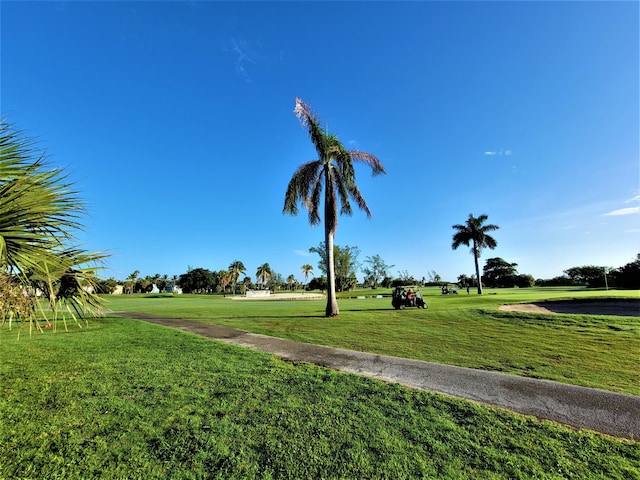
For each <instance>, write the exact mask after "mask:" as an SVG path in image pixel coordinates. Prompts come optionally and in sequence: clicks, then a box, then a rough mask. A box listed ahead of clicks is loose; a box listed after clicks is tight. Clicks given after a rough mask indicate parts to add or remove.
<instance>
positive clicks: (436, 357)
mask: <svg viewBox="0 0 640 480" xmlns="http://www.w3.org/2000/svg"><path fill="white" fill-rule="evenodd" d="M378 292H384V293H388V292H389V290H381V289H379V290H378ZM371 293H372V292H357V293H350V295H351V296H358V295H362V296H366V295H370V294H371ZM423 294H425V299H426V300H427V302H428V303H429V308H428V309H427V310H421V309H407V310H402V311H396V310H393V309H392V308H391V305H390V299H389V298H365V299H357V298H344V299H341V300H340V311H341V314H340V316H339V317H337V318H325V317H324V307H325V303H324V301H322V300H304V301H302V300H295V301H272V300H251V301H248V300H247V301H234V300H231V299H229V298H224V297H221V296H203V295H176V296H171V295H167V296H162V295H147V296H142V295H141V296H137V295H127V296H111V297H108V301H109V303H108V304H107V307H108V308H110V309H112V310H121V311H134V312H145V313H152V314H157V315H164V316H168V317H177V318H188V319H196V320H202V321H206V322H212V323H217V324H221V325H227V326H232V327H237V328H241V329H244V330H248V331H251V332H255V333H261V334H266V335H273V336H277V337H282V338H288V339H292V340H297V341H301V342H308V343H317V344H321V345H328V346H333V347H340V348H348V349H353V350H359V351H366V352H372V353H380V354H386V355H395V356H401V357H407V358H414V359H418V360H427V361H432V362H438V363H446V364H451V365H459V366H463V367H471V368H480V369H487V370H494V371H501V372H505V373H510V374H516V375H523V376H529V377H535V378H543V379H548V380H556V381H560V382H565V383H571V384H575V385H582V386H588V387H594V388H602V389H607V390H611V391H616V392H622V393H629V394H633V395H640V373H639V370H638V360H639V357H640V317H614V316H589V315H543V314H533V313H518V312H503V311H499V310H498V306H499V305H502V304H505V303H522V302H533V301H542V300H547V299H571V298H578V299H598V298H600V299H604V298H618V299H636V300H637V299H638V298H640V292H638V291H615V290H610V291H604V290H603V291H593V290H587V289H566V288H544V289H500V290H487V292H486V294H485V295H482V296H479V295H474V294H472V295H467V294H466V293H461V294H459V295H446V296H443V295H441V294H440V290H439V289H430V290H429V289H428V290H424V289H423Z"/></svg>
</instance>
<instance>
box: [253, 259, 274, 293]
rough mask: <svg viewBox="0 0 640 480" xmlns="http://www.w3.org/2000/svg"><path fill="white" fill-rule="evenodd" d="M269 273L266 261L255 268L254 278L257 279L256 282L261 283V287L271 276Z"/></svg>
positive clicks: (269, 267) (269, 268)
mask: <svg viewBox="0 0 640 480" xmlns="http://www.w3.org/2000/svg"><path fill="white" fill-rule="evenodd" d="M271 275H272V272H271V266H270V265H269V264H268V263H263V264H262V265H260V266H259V267H258V269H257V270H256V278H257V279H258V284H259V285H262V286H263V287H264V285H266V283H267V280H268V279H269V278H271Z"/></svg>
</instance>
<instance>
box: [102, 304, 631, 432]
mask: <svg viewBox="0 0 640 480" xmlns="http://www.w3.org/2000/svg"><path fill="white" fill-rule="evenodd" d="M112 314H113V315H117V316H120V317H125V318H135V319H138V320H144V321H147V322H151V323H156V324H159V325H164V326H167V327H171V328H177V329H179V330H183V331H185V332H191V333H195V334H197V335H201V336H203V337H207V338H213V339H217V340H221V341H223V342H227V343H232V344H235V345H240V346H243V347H249V348H252V349H255V350H260V351H264V352H269V353H273V354H275V355H278V356H279V357H281V358H284V359H287V360H290V361H298V362H308V363H314V364H316V365H320V366H323V367H328V368H332V369H335V370H340V371H343V372H348V373H355V374H358V375H364V376H367V377H371V378H377V379H380V380H384V381H387V382H393V383H399V384H401V385H404V386H407V387H411V388H417V389H421V390H428V391H431V392H437V393H443V394H446V395H451V396H453V397H458V398H463V399H466V400H471V401H474V402H478V403H481V404H484V405H490V406H493V407H499V408H505V409H508V410H511V411H514V412H517V413H521V414H524V415H533V416H535V417H538V418H542V419H546V420H552V421H555V422H558V423H562V424H565V425H569V426H571V427H574V428H579V429H588V430H593V431H596V432H601V433H605V434H608V435H612V436H616V437H621V438H627V439H631V440H636V441H638V440H640V397H637V396H634V395H625V394H621V393H614V392H608V391H605V390H598V389H594V388H587V387H579V386H575V385H567V384H564V383H559V382H552V381H547V380H538V379H534V378H527V377H518V376H515V375H507V374H503V373H496V372H489V371H485V370H476V369H472V368H463V367H455V366H451V365H442V364H438V363H431V362H424V361H420V360H412V359H407V358H399V357H391V356H387V355H377V354H373V353H364V352H357V351H353V350H345V349H341V348H332V347H325V346H321V345H312V344H308V343H301V342H294V341H292V340H285V339H282V338H276V337H269V336H266V335H260V334H256V333H249V332H246V331H244V330H239V329H236V328H231V327H224V326H221V325H212V324H208V323H204V322H199V321H195V320H183V319H175V318H173V319H171V318H160V317H156V316H154V315H148V314H139V313H126V312H113V313H112Z"/></svg>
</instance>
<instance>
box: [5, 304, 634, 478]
mask: <svg viewBox="0 0 640 480" xmlns="http://www.w3.org/2000/svg"><path fill="white" fill-rule="evenodd" d="M143 300H145V301H146V300H147V299H138V301H143ZM148 300H149V302H156V301H158V302H162V301H166V302H171V301H172V300H171V299H168V300H163V299H155V300H153V299H148ZM181 301H185V302H187V303H189V302H190V299H188V298H185V299H184V300H181ZM198 301H200V300H198ZM195 303H197V302H196V301H195V300H194V301H193V303H191V305H192V306H194V305H195ZM211 305H213V306H216V308H218V306H219V308H220V309H221V310H225V309H226V308H229V309H230V310H229V311H228V312H229V313H227V316H228V317H233V316H234V315H232V314H231V313H232V312H234V309H235V308H240V309H242V308H245V307H240V306H233V307H231V306H229V307H227V305H235V303H225V302H224V301H221V302H214V303H212V304H211ZM347 305H349V304H348V303H346V302H343V304H342V305H341V306H342V307H343V312H344V313H343V316H344V317H341V318H343V319H348V318H349V317H350V316H351V315H356V313H355V309H354V313H353V314H348V313H347V310H348V309H345V306H347ZM354 305H357V304H354ZM308 307H309V308H311V307H312V306H311V305H308ZM198 308H201V307H198ZM247 308H257V309H258V310H260V311H262V310H265V311H270V312H272V314H273V315H271V316H272V317H273V318H275V317H277V316H278V315H279V313H278V312H279V310H278V309H279V308H285V310H286V308H298V307H297V303H291V304H289V307H282V306H278V305H276V304H269V305H265V306H264V307H260V308H259V306H258V305H255V304H254V307H247ZM305 308H307V307H305ZM270 309H272V310H270ZM241 311H242V310H239V311H237V319H239V318H240V313H241ZM365 311H366V312H368V313H367V314H366V315H367V316H368V315H375V314H376V312H379V311H378V310H376V309H375V308H373V307H367V308H366V309H365ZM434 311H435V310H434ZM404 313H409V312H404ZM417 313H418V312H417V311H414V312H413V314H417ZM380 314H382V313H380ZM356 316H357V315H356ZM269 317H270V315H267V316H266V317H260V318H263V320H262V321H266V320H265V318H269ZM407 317H408V316H407ZM301 318H302V319H303V320H304V321H305V322H318V323H321V322H323V321H324V319H321V318H318V317H316V316H314V315H312V314H309V318H306V317H305V316H304V315H303V316H302V317H301ZM305 318H306V320H305ZM363 318H366V317H363ZM392 318H393V317H392ZM252 321H253V320H252V318H251V317H250V318H248V319H247V322H252ZM273 321H275V320H273ZM301 321H302V320H301ZM395 321H396V322H399V320H398V318H395ZM404 321H405V322H408V321H409V320H408V318H405V319H404ZM423 321H425V319H423ZM362 330H363V331H365V330H366V328H365V327H364V326H363V328H362ZM0 345H1V350H0V355H1V358H0V360H1V361H0V446H1V448H0V478H1V479H3V480H4V479H7V480H8V479H63V478H64V479H106V480H109V479H165V478H169V479H201V478H221V479H254V478H256V479H258V478H259V479H275V478H291V479H302V478H305V479H306V478H326V479H334V478H335V479H337V478H343V479H360V478H368V479H377V478H388V479H404V478H448V479H468V478H489V479H512V478H545V479H547V478H548V479H561V478H575V479H584V478H590V479H618V478H619V479H633V478H635V479H638V478H640V443H635V442H631V441H624V440H618V439H613V438H610V437H607V436H603V435H598V434H593V433H589V432H576V431H573V430H571V429H568V428H564V427H562V426H559V425H556V424H553V423H550V422H540V421H537V420H535V419H532V418H528V417H524V416H519V415H515V414H510V413H508V412H505V411H500V410H495V409H490V408H484V407H480V406H477V405H475V404H472V403H469V402H464V401H460V400H455V399H451V398H447V397H444V396H438V395H434V394H430V393H427V392H421V391H414V390H409V389H406V388H403V387H400V386H397V385H390V384H386V383H384V382H380V381H376V380H371V379H366V378H362V377H358V376H355V375H348V374H342V373H339V372H334V371H331V370H328V369H324V368H321V367H316V366H313V365H308V364H292V363H287V362H284V361H281V360H279V359H277V358H276V357H274V356H272V355H268V354H264V353H260V352H255V351H252V350H249V349H244V348H240V347H235V346H231V345H227V344H224V343H221V342H217V341H212V340H208V339H204V338H201V337H198V336H195V335H192V334H189V333H184V332H181V331H178V330H173V329H170V328H165V327H161V326H157V325H153V324H149V323H145V322H142V321H136V320H130V319H122V318H103V319H97V320H91V321H90V322H89V324H88V326H86V327H84V328H82V329H78V328H75V327H73V328H71V329H70V330H69V332H58V333H55V334H53V333H51V332H50V331H48V332H47V333H45V334H36V335H34V336H33V337H32V338H29V337H28V336H23V337H22V338H21V339H20V340H17V338H16V332H15V331H9V330H8V329H7V328H2V329H0Z"/></svg>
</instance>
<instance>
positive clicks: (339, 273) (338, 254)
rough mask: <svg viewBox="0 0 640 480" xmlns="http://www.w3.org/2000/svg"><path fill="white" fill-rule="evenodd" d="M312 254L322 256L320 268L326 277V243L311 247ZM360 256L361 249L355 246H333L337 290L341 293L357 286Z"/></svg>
mask: <svg viewBox="0 0 640 480" xmlns="http://www.w3.org/2000/svg"><path fill="white" fill-rule="evenodd" d="M309 251H310V252H312V253H317V254H318V255H319V256H320V262H319V263H318V268H319V269H320V271H321V272H322V273H324V274H325V275H326V274H327V257H326V255H327V253H326V252H327V249H326V247H325V244H324V242H320V244H319V245H318V246H317V247H311V248H310V249H309ZM359 256H360V248H358V247H356V246H353V247H350V246H346V247H340V246H339V245H334V246H333V262H334V265H335V267H334V272H335V274H334V276H335V288H336V290H337V291H339V292H343V291H345V290H350V289H352V288H355V286H357V283H358V281H357V279H356V280H355V283H354V280H353V279H354V278H355V277H356V272H357V270H358V267H359V264H358V257H359Z"/></svg>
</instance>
